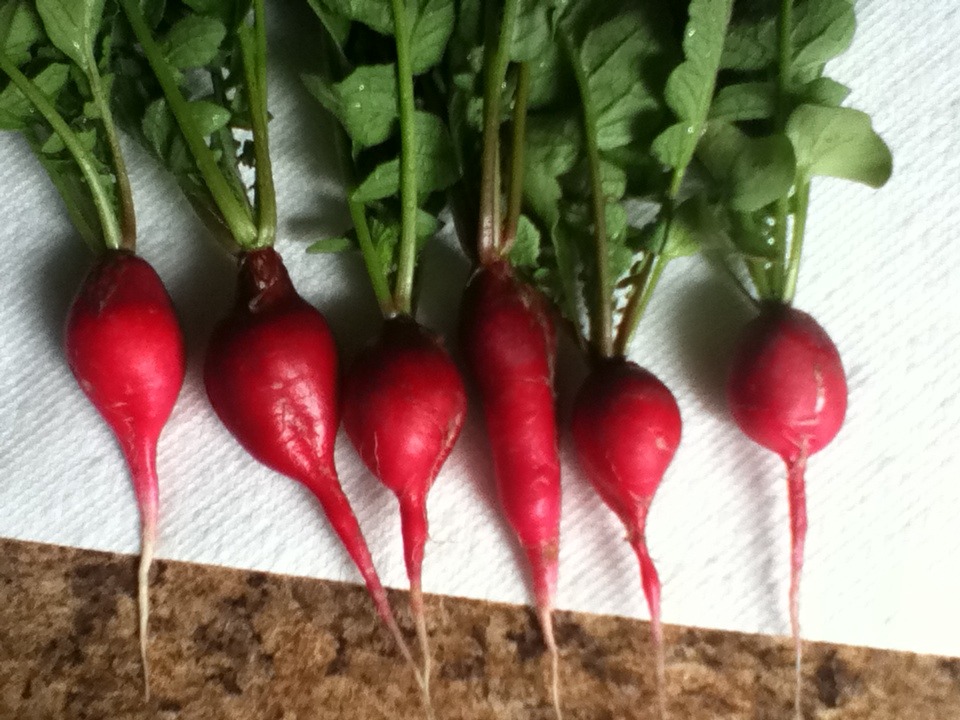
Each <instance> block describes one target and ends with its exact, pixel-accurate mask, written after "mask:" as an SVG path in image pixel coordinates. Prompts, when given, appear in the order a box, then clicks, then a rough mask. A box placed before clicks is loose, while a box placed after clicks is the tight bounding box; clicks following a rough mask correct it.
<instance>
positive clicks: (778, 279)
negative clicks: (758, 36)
mask: <svg viewBox="0 0 960 720" xmlns="http://www.w3.org/2000/svg"><path fill="white" fill-rule="evenodd" d="M792 34H793V0H780V17H779V20H778V22H777V46H778V50H779V53H778V63H777V114H776V117H775V118H774V120H775V122H776V127H777V130H779V131H781V132H782V131H783V130H784V129H785V128H786V126H787V114H788V111H789V92H790V85H791V77H790V71H791V69H792V68H791V66H792V64H793V40H792ZM789 217H790V199H789V198H788V197H783V198H780V199H779V200H778V201H777V204H776V214H775V224H774V236H773V238H774V247H775V248H776V250H777V253H778V256H779V257H781V258H783V260H781V261H780V262H779V263H778V264H776V265H774V266H773V267H772V268H770V271H769V272H767V284H768V285H769V286H770V288H771V290H772V291H773V292H774V293H775V294H776V295H777V296H778V297H780V298H783V297H784V295H785V293H786V288H785V284H786V279H785V274H786V273H785V268H784V262H785V259H786V258H785V256H786V253H787V222H788V219H789Z"/></svg>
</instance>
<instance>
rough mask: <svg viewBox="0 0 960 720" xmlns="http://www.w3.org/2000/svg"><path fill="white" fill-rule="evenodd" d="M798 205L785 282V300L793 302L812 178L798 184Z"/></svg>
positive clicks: (795, 209)
mask: <svg viewBox="0 0 960 720" xmlns="http://www.w3.org/2000/svg"><path fill="white" fill-rule="evenodd" d="M794 202H796V207H795V208H794V215H793V233H792V236H791V238H790V259H789V260H788V262H787V274H786V279H785V280H784V283H783V301H784V302H785V303H787V304H790V303H792V302H793V298H794V296H795V295H796V294H797V277H798V275H799V274H800V255H801V253H802V252H803V234H804V231H805V230H806V228H807V210H808V209H809V207H810V180H808V179H803V180H801V182H800V183H799V184H798V185H797V193H796V196H795V199H794Z"/></svg>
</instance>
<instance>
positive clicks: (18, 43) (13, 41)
mask: <svg viewBox="0 0 960 720" xmlns="http://www.w3.org/2000/svg"><path fill="white" fill-rule="evenodd" d="M42 37H43V32H42V31H41V29H40V19H39V18H38V17H37V15H36V13H34V11H33V8H31V7H30V4H29V3H28V2H27V0H20V1H19V2H8V3H7V4H5V5H3V6H2V7H0V49H2V50H3V52H5V53H6V54H7V57H9V58H10V61H11V62H12V63H13V64H14V65H17V66H19V65H22V64H23V63H25V62H27V60H29V59H30V49H31V48H32V47H33V46H34V45H35V44H36V42H37V41H38V40H40V38H42Z"/></svg>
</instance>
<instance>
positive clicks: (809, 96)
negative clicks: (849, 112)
mask: <svg viewBox="0 0 960 720" xmlns="http://www.w3.org/2000/svg"><path fill="white" fill-rule="evenodd" d="M800 94H801V96H802V97H803V100H804V102H807V103H810V104H811V105H827V106H829V107H840V105H842V104H843V101H844V100H846V99H847V96H848V95H850V88H848V87H847V86H846V85H844V84H842V83H838V82H837V81H836V80H832V79H830V78H828V77H819V78H817V79H816V80H812V81H810V82H808V83H807V84H806V85H805V86H804V88H803V90H802V91H801V93H800Z"/></svg>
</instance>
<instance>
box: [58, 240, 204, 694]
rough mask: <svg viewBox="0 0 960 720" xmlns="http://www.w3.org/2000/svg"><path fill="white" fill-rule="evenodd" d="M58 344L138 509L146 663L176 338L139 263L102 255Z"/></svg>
mask: <svg viewBox="0 0 960 720" xmlns="http://www.w3.org/2000/svg"><path fill="white" fill-rule="evenodd" d="M64 345H65V347H66V352H67V361H68V363H69V365H70V370H71V371H72V372H73V375H74V377H75V378H76V379H77V382H78V383H79V384H80V387H81V388H82V389H83V392H84V393H86V395H87V397H88V398H89V399H90V402H92V403H93V405H94V407H96V408H97V410H98V411H99V413H100V415H102V416H103V419H104V420H106V421H107V424H108V425H109V426H110V429H111V430H112V431H113V434H114V435H115V436H116V438H117V441H118V442H119V443H120V447H121V449H122V450H123V454H124V456H125V457H126V460H127V464H128V465H129V466H130V474H131V476H132V477H133V487H134V491H135V493H136V497H137V505H138V506H139V508H140V525H141V546H140V553H141V554H140V571H139V574H138V582H137V587H138V607H139V614H140V655H141V660H142V662H143V675H144V687H145V689H146V693H147V695H148V696H149V666H148V663H147V640H148V622H149V617H150V602H149V586H148V580H149V574H150V565H151V562H152V560H153V554H154V548H155V545H156V539H157V513H158V503H159V490H158V486H157V468H156V461H157V441H158V439H159V438H160V433H161V431H162V430H163V426H164V425H165V424H166V422H167V419H168V418H169V417H170V413H171V411H172V410H173V405H174V403H175V402H176V399H177V395H178V394H179V393H180V387H181V386H182V385H183V376H184V372H185V356H184V347H183V334H182V332H181V330H180V324H179V323H178V321H177V316H176V313H175V312H174V309H173V303H172V302H171V301H170V296H169V295H168V294H167V290H166V288H165V287H164V286H163V282H162V281H161V280H160V278H159V277H158V276H157V273H156V272H155V271H154V269H153V268H152V267H151V266H150V265H149V263H147V262H146V261H144V260H142V259H140V258H139V257H137V256H136V255H134V254H132V253H130V252H126V251H107V253H106V254H105V255H104V256H103V257H102V258H101V259H100V260H99V261H98V262H97V264H96V265H94V267H93V269H91V270H90V272H89V273H88V274H87V276H86V278H85V279H84V281H83V284H82V285H81V286H80V290H79V292H78V293H77V296H76V298H75V299H74V301H73V304H72V305H71V306H70V311H69V314H68V315H67V323H66V332H65V338H64Z"/></svg>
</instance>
